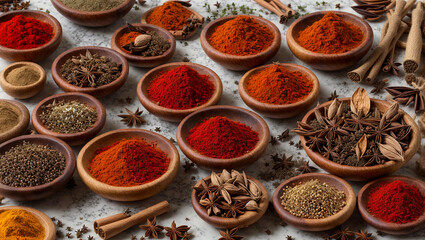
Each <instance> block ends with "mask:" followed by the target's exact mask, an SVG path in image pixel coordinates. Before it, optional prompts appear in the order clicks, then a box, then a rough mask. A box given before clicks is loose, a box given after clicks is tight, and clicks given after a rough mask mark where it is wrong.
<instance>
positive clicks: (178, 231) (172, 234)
mask: <svg viewBox="0 0 425 240" xmlns="http://www.w3.org/2000/svg"><path fill="white" fill-rule="evenodd" d="M164 229H165V231H167V233H166V234H165V235H166V236H167V237H169V238H170V240H177V239H179V238H183V237H184V235H185V233H186V232H188V231H189V229H190V227H188V226H186V225H182V226H179V227H176V223H175V222H174V221H173V223H172V224H171V227H164Z"/></svg>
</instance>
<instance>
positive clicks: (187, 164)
mask: <svg viewBox="0 0 425 240" xmlns="http://www.w3.org/2000/svg"><path fill="white" fill-rule="evenodd" d="M194 166H195V164H194V163H193V162H189V161H186V162H185V163H184V165H183V168H184V172H189V171H190V169H191V168H192V167H194Z"/></svg>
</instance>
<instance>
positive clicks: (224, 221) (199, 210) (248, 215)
mask: <svg viewBox="0 0 425 240" xmlns="http://www.w3.org/2000/svg"><path fill="white" fill-rule="evenodd" d="M210 178H211V177H207V178H204V180H209V179H210ZM247 178H248V179H250V180H252V181H253V182H255V183H256V184H257V185H258V187H259V188H260V189H261V192H262V193H263V197H262V198H261V200H260V202H259V203H258V207H259V210H258V211H247V212H245V214H243V215H240V216H238V217H237V218H224V217H219V216H213V215H211V216H208V213H207V210H206V208H204V207H203V206H202V205H201V204H199V197H198V196H197V195H196V191H195V190H193V191H192V195H191V198H190V199H191V201H192V207H193V209H195V212H196V214H198V216H199V217H200V218H202V220H204V221H205V222H207V223H208V224H211V225H213V226H214V227H217V228H228V229H230V228H246V227H248V226H249V225H252V224H254V223H256V222H257V221H258V220H260V219H261V217H262V216H263V215H264V214H265V213H266V211H267V208H268V206H269V193H268V192H267V189H266V188H265V187H264V186H263V184H261V182H260V181H258V180H257V179H255V178H253V177H251V176H247ZM200 185H201V182H198V183H197V184H196V185H195V186H200Z"/></svg>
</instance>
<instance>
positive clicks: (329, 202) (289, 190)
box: [280, 179, 346, 219]
mask: <svg viewBox="0 0 425 240" xmlns="http://www.w3.org/2000/svg"><path fill="white" fill-rule="evenodd" d="M345 198H346V197H345V193H344V192H342V191H339V190H338V189H336V188H335V187H332V186H329V185H328V184H327V183H323V182H320V181H319V180H317V179H313V180H310V181H307V182H304V183H299V184H298V185H296V186H294V187H290V186H286V187H285V188H284V189H283V193H282V196H281V197H280V199H281V204H282V206H283V207H284V208H285V210H287V211H288V212H290V213H291V214H292V215H294V216H296V217H301V218H309V219H320V218H326V217H329V216H332V215H334V214H336V213H338V212H339V211H341V210H342V209H343V208H344V207H345V205H346V202H345Z"/></svg>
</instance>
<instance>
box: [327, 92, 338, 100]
mask: <svg viewBox="0 0 425 240" xmlns="http://www.w3.org/2000/svg"><path fill="white" fill-rule="evenodd" d="M338 97H339V95H338V94H337V93H336V90H335V91H334V92H333V93H331V96H330V97H328V100H329V101H333V100H334V99H337V98H338Z"/></svg>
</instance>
